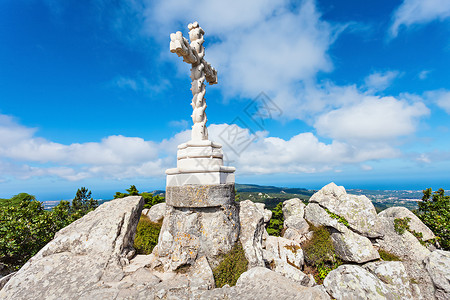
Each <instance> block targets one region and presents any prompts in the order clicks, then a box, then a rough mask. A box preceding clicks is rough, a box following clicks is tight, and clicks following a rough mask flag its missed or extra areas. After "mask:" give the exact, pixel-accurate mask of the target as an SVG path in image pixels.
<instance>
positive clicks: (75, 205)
mask: <svg viewBox="0 0 450 300" xmlns="http://www.w3.org/2000/svg"><path fill="white" fill-rule="evenodd" d="M91 194H92V193H91V191H89V190H88V189H87V188H85V187H81V188H79V189H78V190H77V193H76V195H75V198H73V200H72V211H73V213H76V212H77V211H80V212H81V215H85V214H87V213H88V212H90V211H92V210H94V209H96V208H97V207H98V201H97V200H94V199H92V197H91Z"/></svg>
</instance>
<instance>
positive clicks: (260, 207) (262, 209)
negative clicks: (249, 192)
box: [255, 203, 272, 223]
mask: <svg viewBox="0 0 450 300" xmlns="http://www.w3.org/2000/svg"><path fill="white" fill-rule="evenodd" d="M255 205H256V208H258V210H259V211H260V212H261V213H262V214H263V216H264V223H268V222H269V221H270V219H271V218H272V211H271V210H270V209H266V208H265V207H266V205H265V204H264V203H255Z"/></svg>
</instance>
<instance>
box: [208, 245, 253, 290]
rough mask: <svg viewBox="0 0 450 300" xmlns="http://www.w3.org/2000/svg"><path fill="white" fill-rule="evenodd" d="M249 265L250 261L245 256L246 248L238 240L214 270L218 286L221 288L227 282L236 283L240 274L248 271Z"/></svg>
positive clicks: (232, 284) (230, 284)
mask: <svg viewBox="0 0 450 300" xmlns="http://www.w3.org/2000/svg"><path fill="white" fill-rule="evenodd" d="M247 266H248V261H247V259H246V258H245V254H244V249H243V248H242V245H241V242H239V241H238V242H237V243H236V244H235V245H234V247H233V248H232V249H231V251H230V252H228V253H227V254H226V255H225V256H224V257H223V259H222V261H221V262H220V264H219V265H218V266H217V267H216V268H214V270H213V275H214V281H215V283H216V287H217V288H221V287H223V286H224V285H225V284H228V285H229V286H234V285H236V282H237V280H238V279H239V276H241V274H242V273H244V272H245V271H247Z"/></svg>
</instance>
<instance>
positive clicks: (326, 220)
mask: <svg viewBox="0 0 450 300" xmlns="http://www.w3.org/2000/svg"><path fill="white" fill-rule="evenodd" d="M305 219H306V220H308V221H309V222H311V223H312V224H313V225H315V226H326V227H329V228H331V231H332V233H331V239H332V241H333V245H334V248H335V250H336V254H337V255H338V257H339V258H341V259H342V260H344V261H347V262H355V263H365V262H368V261H371V260H375V259H378V258H380V256H379V254H378V252H377V251H376V249H375V248H374V247H373V245H372V243H371V241H370V240H369V239H368V238H366V237H364V236H362V235H359V234H357V233H355V232H353V231H351V230H350V229H349V228H347V227H346V226H345V225H344V224H343V223H341V222H339V221H338V220H337V219H334V218H332V217H331V216H330V215H329V214H328V213H327V212H326V210H324V209H323V208H322V207H321V206H320V205H319V204H316V203H309V204H308V205H307V206H306V208H305Z"/></svg>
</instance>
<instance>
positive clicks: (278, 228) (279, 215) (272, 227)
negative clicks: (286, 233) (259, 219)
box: [266, 202, 284, 236]
mask: <svg viewBox="0 0 450 300" xmlns="http://www.w3.org/2000/svg"><path fill="white" fill-rule="evenodd" d="M282 209H283V202H280V203H278V205H277V206H275V208H274V209H272V218H271V219H270V221H269V223H268V224H267V228H266V229H267V233H268V234H269V235H274V236H281V235H282V232H283V221H284V219H283V210H282Z"/></svg>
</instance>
